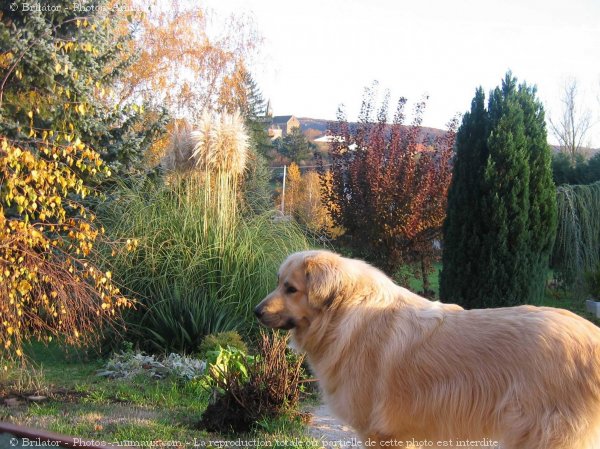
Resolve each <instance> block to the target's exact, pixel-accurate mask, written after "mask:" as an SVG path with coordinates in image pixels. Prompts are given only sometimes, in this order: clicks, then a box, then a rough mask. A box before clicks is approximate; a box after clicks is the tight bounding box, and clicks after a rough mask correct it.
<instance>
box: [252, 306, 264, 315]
mask: <svg viewBox="0 0 600 449" xmlns="http://www.w3.org/2000/svg"><path fill="white" fill-rule="evenodd" d="M254 315H256V318H260V317H261V316H262V315H263V309H262V307H261V306H256V307H255V308H254Z"/></svg>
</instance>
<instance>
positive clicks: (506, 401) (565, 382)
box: [255, 251, 600, 449]
mask: <svg viewBox="0 0 600 449" xmlns="http://www.w3.org/2000/svg"><path fill="white" fill-rule="evenodd" d="M278 277H279V280H278V285H277V288H276V289H275V290H274V291H273V292H272V293H270V294H269V295H268V296H267V297H266V298H265V299H264V300H263V301H262V302H261V303H260V304H259V305H258V306H257V307H256V308H255V314H256V315H257V317H258V318H259V320H260V322H261V323H262V324H264V325H265V326H268V327H271V328H278V329H289V330H290V331H291V334H292V344H294V346H295V347H296V348H297V349H298V350H301V351H304V352H306V354H307V357H308V361H309V363H310V365H311V368H312V369H313V370H314V373H315V375H316V376H317V377H318V379H319V383H320V386H321V390H322V392H323V396H324V399H325V401H326V403H327V404H328V405H329V408H330V409H331V411H332V412H333V413H334V414H335V415H337V416H338V417H339V418H340V419H341V420H343V421H345V422H346V423H348V424H349V425H351V426H352V427H354V429H356V431H357V432H358V433H359V435H360V437H361V439H362V440H363V442H364V444H365V446H367V447H368V446H382V447H500V448H503V449H567V448H568V449H593V448H594V449H599V448H600V433H599V430H600V330H599V329H598V328H597V327H596V326H594V325H593V324H591V323H589V322H588V321H586V320H585V319H583V318H580V317H578V316H577V315H575V314H573V313H571V312H568V311H566V310H561V309H554V308H550V307H533V306H520V307H508V308H500V309H486V310H464V309H462V308H461V307H459V306H457V305H454V304H443V303H440V302H431V301H429V300H427V299H425V298H422V297H420V296H418V295H416V294H414V293H411V292H410V291H408V290H406V289H404V288H402V287H399V286H398V285H396V284H394V282H393V281H392V280H391V279H389V278H388V277H387V276H386V275H384V274H383V273H382V272H381V271H379V270H377V269H376V268H373V267H372V266H370V265H368V264H366V263H365V262H362V261H359V260H353V259H347V258H343V257H341V256H339V255H337V254H334V253H331V252H327V251H305V252H300V253H296V254H292V255H291V256H289V257H288V258H287V259H286V260H285V261H284V262H283V264H282V265H281V268H280V270H279V273H278Z"/></svg>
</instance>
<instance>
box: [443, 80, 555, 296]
mask: <svg viewBox="0 0 600 449" xmlns="http://www.w3.org/2000/svg"><path fill="white" fill-rule="evenodd" d="M535 94H536V90H535V88H531V87H529V86H527V85H526V84H521V85H519V86H518V87H517V83H516V79H515V78H514V77H513V76H512V74H511V73H510V72H509V73H507V75H506V77H505V78H504V80H503V82H502V86H501V88H496V89H495V90H494V91H493V92H492V93H491V95H490V99H489V102H488V108H487V109H486V108H485V106H484V101H485V96H484V93H483V90H482V89H481V88H479V89H477V91H476V93H475V97H474V99H473V101H472V104H471V110H470V112H468V113H466V114H465V115H464V117H463V121H462V125H461V127H460V129H459V131H458V135H457V139H456V157H455V161H454V169H453V180H452V185H451V187H450V190H449V193H448V213H447V217H446V221H445V223H444V250H443V258H442V260H443V270H442V273H441V279H440V297H441V298H443V299H444V300H447V301H452V302H458V303H459V304H461V305H464V306H465V307H469V308H472V307H488V306H502V305H514V304H520V303H524V302H528V301H535V300H538V299H539V298H540V297H541V296H542V294H543V289H544V286H545V278H546V273H547V267H548V259H549V255H550V251H551V248H552V243H553V239H554V234H555V232H556V195H555V187H554V183H553V181H552V171H551V167H550V159H551V156H550V148H549V146H548V144H547V143H546V128H545V121H544V110H543V107H542V105H541V103H540V102H539V101H538V100H537V99H536V96H535Z"/></svg>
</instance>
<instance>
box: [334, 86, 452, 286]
mask: <svg viewBox="0 0 600 449" xmlns="http://www.w3.org/2000/svg"><path fill="white" fill-rule="evenodd" d="M375 97H376V83H374V85H373V86H372V87H371V88H367V89H365V95H364V98H363V103H362V107H361V111H360V116H359V121H358V123H349V122H348V120H347V119H346V116H345V114H344V113H343V112H342V111H341V110H340V111H338V121H337V122H336V123H334V124H332V126H331V132H332V135H333V136H335V137H334V139H332V140H333V142H332V143H331V148H330V155H331V161H332V167H331V171H332V174H333V180H332V185H330V186H329V188H328V189H325V188H324V189H323V195H324V196H325V200H326V201H324V203H325V204H327V205H328V208H329V213H330V214H331V216H332V218H333V220H334V222H335V224H336V225H338V226H341V227H343V228H344V229H345V230H346V233H345V236H344V238H345V240H346V243H348V244H349V245H350V246H351V247H353V248H354V249H356V250H358V251H359V252H360V253H361V256H362V257H365V258H367V259H369V260H371V261H372V262H374V263H375V264H377V265H379V266H380V267H381V268H382V269H384V270H385V271H386V272H388V273H389V274H395V273H396V272H397V271H398V269H399V268H400V267H401V266H407V265H410V266H412V267H413V269H414V271H415V272H416V273H418V275H419V276H420V277H421V278H422V279H423V290H424V293H425V294H428V295H431V291H430V287H429V280H428V279H429V278H428V276H429V274H430V272H431V269H432V263H433V262H434V261H435V260H436V258H437V257H439V248H438V246H439V245H436V241H438V240H439V239H440V238H441V228H442V224H443V222H444V218H445V214H446V198H447V192H448V187H449V185H450V180H451V177H452V169H451V159H452V148H453V146H454V137H455V132H456V126H457V121H458V120H457V119H453V120H452V121H451V122H450V123H449V124H448V130H447V131H446V133H445V134H443V135H438V136H436V137H433V136H431V135H430V134H428V133H427V132H425V130H424V129H423V128H422V127H421V122H422V116H423V111H424V109H425V101H421V102H419V103H418V104H417V105H416V107H415V113H414V119H413V121H412V124H411V125H409V126H405V125H404V124H403V123H404V120H405V106H406V99H405V98H400V100H399V101H398V105H397V108H396V112H395V115H394V118H393V122H392V123H391V124H389V123H387V122H388V120H387V119H388V104H389V93H386V95H385V97H384V100H383V102H382V104H381V106H380V107H379V109H378V110H377V113H376V117H375V118H373V115H374V113H375V107H376V104H375Z"/></svg>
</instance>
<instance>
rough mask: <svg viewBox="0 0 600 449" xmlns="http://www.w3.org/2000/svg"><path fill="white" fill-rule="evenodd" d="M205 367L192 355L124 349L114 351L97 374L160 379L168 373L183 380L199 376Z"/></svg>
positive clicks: (110, 376) (113, 376)
mask: <svg viewBox="0 0 600 449" xmlns="http://www.w3.org/2000/svg"><path fill="white" fill-rule="evenodd" d="M205 368H206V362H204V361H201V360H197V359H194V358H192V357H186V356H182V355H180V354H175V353H171V354H169V355H168V356H167V357H162V358H156V357H155V356H153V355H147V354H144V353H142V352H133V351H124V352H120V353H115V354H113V356H112V357H111V358H110V359H109V360H108V362H107V363H106V365H105V366H104V368H103V369H101V370H98V372H97V375H98V376H105V377H109V378H111V379H115V378H127V377H134V376H138V375H145V376H149V377H153V378H158V379H161V378H163V377H167V376H169V375H171V376H175V377H178V378H180V379H184V380H192V379H196V378H198V377H200V376H201V375H202V374H203V373H204V370H205Z"/></svg>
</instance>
